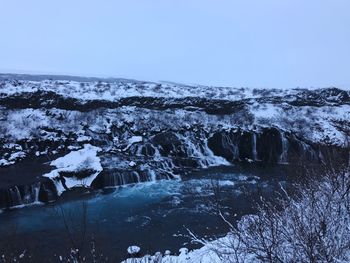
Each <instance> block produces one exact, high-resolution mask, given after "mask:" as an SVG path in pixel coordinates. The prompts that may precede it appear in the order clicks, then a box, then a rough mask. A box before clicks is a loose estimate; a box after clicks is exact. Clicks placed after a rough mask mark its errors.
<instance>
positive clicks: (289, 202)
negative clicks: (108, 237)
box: [125, 168, 350, 263]
mask: <svg viewBox="0 0 350 263" xmlns="http://www.w3.org/2000/svg"><path fill="white" fill-rule="evenodd" d="M349 172H350V170H349V168H347V169H345V170H343V171H340V172H334V173H331V172H329V173H327V174H326V175H324V176H323V177H322V178H321V179H319V178H318V179H315V178H314V179H311V180H310V181H308V184H307V185H300V186H298V188H297V192H296V193H295V194H294V195H293V196H290V195H289V194H288V193H287V192H284V196H283V197H282V198H281V199H280V200H278V202H273V203H270V202H266V201H263V202H262V204H261V205H260V206H259V209H258V213H257V214H254V215H246V216H244V217H242V218H241V219H240V220H239V222H238V223H237V224H231V223H230V222H228V221H226V220H225V223H226V224H228V225H229V227H230V228H231V230H230V232H229V233H228V234H227V236H226V237H224V238H220V239H218V240H214V241H208V240H205V239H201V238H199V237H197V236H196V235H195V234H193V233H192V232H191V231H189V233H190V235H191V237H192V240H193V242H198V243H200V244H202V245H203V247H202V248H201V249H198V250H194V251H190V252H188V250H186V249H182V250H181V251H180V252H181V253H180V255H179V256H171V255H164V256H162V255H161V254H160V253H158V254H156V255H155V256H145V257H143V258H130V259H128V260H126V261H125V262H128V263H134V262H135V263H136V262H140V263H141V262H142V263H146V262H149V263H151V262H153V263H161V262H174V263H175V262H178V263H180V262H181V263H197V262H198V263H209V262H212V263H244V262H247V263H248V262H249V263H253V262H270V263H273V262H281V263H282V262H286V263H287V262H290V263H292V262H312V263H316V262H334V263H336V262H342V263H346V262H350V173H349ZM276 204H277V205H276Z"/></svg>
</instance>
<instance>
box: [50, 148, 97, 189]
mask: <svg viewBox="0 0 350 263" xmlns="http://www.w3.org/2000/svg"><path fill="white" fill-rule="evenodd" d="M101 150H102V149H101V148H99V147H96V146H92V145H91V144H85V145H84V148H83V149H81V150H78V151H72V152H70V153H68V154H67V155H65V156H63V157H60V158H58V159H56V160H54V161H52V162H51V163H50V165H52V166H55V167H56V168H57V169H55V170H52V171H51V172H50V173H47V174H44V175H43V176H44V177H48V178H50V179H51V180H52V181H53V182H54V183H55V185H56V189H57V194H58V195H61V194H62V192H63V191H65V190H69V189H71V188H73V187H89V186H90V185H91V183H92V182H93V180H94V179H95V178H96V176H97V175H98V174H99V173H100V172H101V171H102V170H103V169H102V166H101V162H100V161H101V160H100V158H99V157H98V156H97V153H98V152H100V151H101Z"/></svg>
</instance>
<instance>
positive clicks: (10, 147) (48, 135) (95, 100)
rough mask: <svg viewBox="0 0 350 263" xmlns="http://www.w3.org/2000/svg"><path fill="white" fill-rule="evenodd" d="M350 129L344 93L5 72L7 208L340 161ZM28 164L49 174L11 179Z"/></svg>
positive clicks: (1, 168) (3, 182) (1, 146)
mask: <svg viewBox="0 0 350 263" xmlns="http://www.w3.org/2000/svg"><path fill="white" fill-rule="evenodd" d="M50 78H51V79H50ZM65 79H66V80H65ZM349 127H350V92H349V91H345V90H340V89H337V88H325V89H310V90H306V89H294V90H272V89H260V90H259V89H251V88H230V87H206V86H188V85H180V84H179V85H178V84H169V83H148V82H141V81H132V80H121V79H110V80H97V79H84V78H79V79H76V78H72V77H66V78H65V77H60V78H59V79H58V78H57V77H56V79H55V77H47V78H43V77H35V76H20V75H1V76H0V208H2V207H12V206H17V205H22V204H29V203H33V202H50V201H54V200H56V199H57V198H58V196H59V195H60V194H61V193H62V192H64V191H66V190H71V189H74V188H75V187H84V188H87V189H100V188H104V187H114V186H118V185H124V184H133V183H138V182H145V181H152V180H159V179H173V178H179V176H180V174H186V172H188V171H191V170H193V169H198V168H204V167H209V166H215V165H223V164H224V165H228V164H231V163H235V162H266V163H297V162H299V161H300V160H303V161H306V162H313V163H322V162H326V161H327V159H328V158H337V159H341V158H343V157H344V153H345V152H346V149H347V148H348V147H349V142H348V136H349V135H350V128H349ZM77 156H80V157H79V158H77V160H78V159H79V160H78V161H77V162H76V163H72V164H70V163H69V162H65V164H62V160H71V158H74V159H76V157H77ZM62 158H64V159H62ZM26 162H29V163H30V162H31V163H37V166H38V167H39V168H40V169H41V168H42V172H30V171H26V172H25V173H22V174H21V176H20V177H18V179H17V177H13V176H11V178H9V175H8V174H9V173H8V171H9V169H11V167H15V169H16V167H19V165H21V163H22V164H25V163H26ZM48 163H50V164H51V166H49V165H48ZM39 168H38V169H39Z"/></svg>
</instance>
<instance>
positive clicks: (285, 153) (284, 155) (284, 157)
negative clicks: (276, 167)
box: [279, 132, 289, 163]
mask: <svg viewBox="0 0 350 263" xmlns="http://www.w3.org/2000/svg"><path fill="white" fill-rule="evenodd" d="M280 136H281V142H282V153H281V155H280V158H279V162H280V163H288V150H289V142H288V139H287V138H286V136H285V134H283V133H282V132H281V133H280Z"/></svg>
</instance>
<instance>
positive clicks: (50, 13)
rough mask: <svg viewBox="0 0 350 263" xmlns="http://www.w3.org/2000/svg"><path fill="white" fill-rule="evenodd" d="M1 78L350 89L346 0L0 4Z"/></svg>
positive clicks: (34, 0)
mask: <svg viewBox="0 0 350 263" xmlns="http://www.w3.org/2000/svg"><path fill="white" fill-rule="evenodd" d="M0 34H1V39H0V40H1V41H0V72H9V71H12V72H35V73H56V74H77V75H87V76H105V77H109V76H113V77H124V78H135V79H141V80H168V81H175V82H184V83H200V84H208V85H229V86H236V87H237V86H238V87H241V86H251V87H273V88H279V87H281V88H293V87H297V86H300V87H309V86H314V87H325V86H332V85H336V86H340V87H347V88H348V87H350V1H349V0H239V1H235V0H215V1H214V0H212V1H209V0H202V1H197V0H125V1H118V0H101V1H97V0H95V1H92V0H50V1H48V0H30V1H26V0H22V1H21V0H0Z"/></svg>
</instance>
